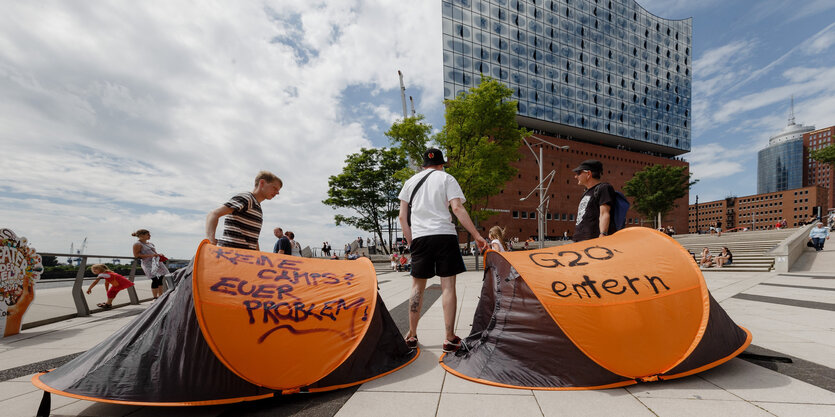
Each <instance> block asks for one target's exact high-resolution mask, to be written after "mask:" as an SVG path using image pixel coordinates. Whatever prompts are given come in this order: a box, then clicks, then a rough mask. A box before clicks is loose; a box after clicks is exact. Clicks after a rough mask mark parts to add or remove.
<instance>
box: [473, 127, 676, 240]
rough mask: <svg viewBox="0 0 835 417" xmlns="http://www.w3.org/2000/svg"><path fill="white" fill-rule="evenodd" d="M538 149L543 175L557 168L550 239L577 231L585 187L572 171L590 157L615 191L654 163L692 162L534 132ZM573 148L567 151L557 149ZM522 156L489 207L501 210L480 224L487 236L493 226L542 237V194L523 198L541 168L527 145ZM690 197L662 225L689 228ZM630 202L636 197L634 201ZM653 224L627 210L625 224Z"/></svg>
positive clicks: (549, 216) (550, 209) (510, 234)
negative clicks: (539, 220) (539, 214)
mask: <svg viewBox="0 0 835 417" xmlns="http://www.w3.org/2000/svg"><path fill="white" fill-rule="evenodd" d="M528 141H529V142H530V144H531V146H532V147H533V150H534V151H535V152H537V155H538V152H539V148H540V147H542V149H543V158H542V159H543V162H544V166H543V173H544V175H546V176H547V175H548V173H550V172H551V171H552V170H555V171H556V174H555V178H554V181H553V183H552V184H551V187H550V188H549V189H548V191H547V195H548V197H550V202H549V204H548V208H547V213H548V214H547V215H546V224H545V226H546V228H545V236H546V239H555V238H561V237H562V236H563V233H564V232H568V235H573V234H574V225H575V223H576V220H577V219H576V217H577V206H578V204H579V203H580V198H581V197H582V194H583V187H582V186H580V185H577V180H576V179H574V173H573V172H572V171H571V170H572V169H573V168H575V167H576V166H577V165H579V164H580V162H582V161H584V160H586V159H597V160H599V161H601V162H602V163H603V175H602V177H601V180H602V181H605V182H608V183H610V184H612V185H613V186H614V187H615V189H617V190H621V191H622V190H623V185H624V183H626V181H628V180H629V179H631V178H632V176H633V175H634V174H635V173H636V172H638V171H640V170H642V169H644V168H645V167H647V166H650V165H656V164H661V165H674V166H688V164H687V162H685V161H682V160H680V159H676V158H668V157H660V156H653V155H650V154H646V153H640V152H634V151H628V150H622V149H616V148H610V147H604V146H600V145H595V144H591V143H585V142H580V141H576V140H569V139H565V138H560V137H555V136H548V135H545V134H534V135H533V136H532V137H531V138H529V139H528ZM561 146H568V149H565V150H564V149H560V148H558V147H561ZM519 153H520V157H521V158H520V160H519V161H518V162H517V163H515V164H514V165H515V167H516V168H517V169H518V173H517V176H516V178H514V179H513V180H511V181H509V182H508V183H507V184H506V185H505V187H504V189H503V190H502V191H501V192H500V193H499V194H497V195H494V196H491V197H490V198H489V200H488V203H487V208H488V209H491V210H494V211H496V212H497V213H496V214H495V215H493V216H491V217H490V218H489V219H487V220H486V221H484V222H482V223H481V224H479V230H482V231H483V233H482V234H483V235H485V236H486V235H487V231H488V230H490V228H491V227H492V226H494V225H500V226H502V227H506V228H507V237H508V238H513V237H518V238H519V239H520V240H525V239H527V238H529V237H531V238H534V239H536V237H537V219H536V212H537V207H538V206H539V194H538V192H534V193H533V194H532V195H531V196H530V197H529V198H528V199H526V200H525V201H519V200H520V198H523V197H525V196H527V195H528V194H529V193H530V192H531V190H533V189H534V188H536V187H537V186H538V184H539V166H538V165H537V163H536V160H535V158H534V157H533V155H532V154H531V151H530V150H529V149H528V148H527V146H525V145H523V146H522V147H521V148H520V149H519ZM688 198H689V197H688V196H685V197H683V198H681V199H680V200H679V201H678V206H677V207H676V208H675V209H674V210H673V211H671V212H670V213H668V215H667V216H666V217H664V218H663V219H662V223H663V224H664V225H665V226H666V225H672V226H673V227H675V228H676V230H678V231H684V230H686V227H687V216H686V211H687V201H688ZM630 202H631V199H630ZM641 225H644V226H649V227H652V226H653V219H644V218H642V216H641V215H639V214H638V213H637V212H635V211H634V210H632V209H630V210H629V212H628V213H627V221H626V227H635V226H641ZM462 237H463V236H462Z"/></svg>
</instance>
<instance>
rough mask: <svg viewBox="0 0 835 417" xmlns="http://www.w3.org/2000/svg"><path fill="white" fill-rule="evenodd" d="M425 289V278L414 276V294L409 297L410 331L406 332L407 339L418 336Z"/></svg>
mask: <svg viewBox="0 0 835 417" xmlns="http://www.w3.org/2000/svg"><path fill="white" fill-rule="evenodd" d="M425 289H426V280H425V279H421V278H412V295H411V296H410V297H409V333H407V334H406V338H407V339H408V338H410V337H417V327H418V322H419V321H420V309H421V307H422V306H423V290H425Z"/></svg>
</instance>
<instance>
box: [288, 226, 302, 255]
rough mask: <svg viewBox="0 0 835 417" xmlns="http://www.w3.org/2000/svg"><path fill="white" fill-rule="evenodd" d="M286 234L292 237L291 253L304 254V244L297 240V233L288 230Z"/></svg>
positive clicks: (289, 237)
mask: <svg viewBox="0 0 835 417" xmlns="http://www.w3.org/2000/svg"><path fill="white" fill-rule="evenodd" d="M286 235H287V238H288V239H290V254H291V255H293V256H302V245H300V244H299V242H296V234H295V233H293V232H290V231H288V232H287V233H286Z"/></svg>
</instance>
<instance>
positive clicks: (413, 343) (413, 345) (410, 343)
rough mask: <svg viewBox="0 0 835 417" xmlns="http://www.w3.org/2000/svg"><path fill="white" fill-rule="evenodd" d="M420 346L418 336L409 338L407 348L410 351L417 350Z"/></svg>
mask: <svg viewBox="0 0 835 417" xmlns="http://www.w3.org/2000/svg"><path fill="white" fill-rule="evenodd" d="M417 345H418V338H417V336H412V337H407V338H406V346H407V347H408V348H409V349H415V348H417Z"/></svg>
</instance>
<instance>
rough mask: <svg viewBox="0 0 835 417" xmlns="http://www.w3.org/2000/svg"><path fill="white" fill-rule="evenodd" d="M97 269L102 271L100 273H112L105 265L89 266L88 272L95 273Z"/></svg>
mask: <svg viewBox="0 0 835 417" xmlns="http://www.w3.org/2000/svg"><path fill="white" fill-rule="evenodd" d="M97 269H98V270H100V271H102V272H113V271H111V270H110V268H108V267H107V265H105V264H95V265H91V266H90V270H91V271H93V272H96V270H97Z"/></svg>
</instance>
